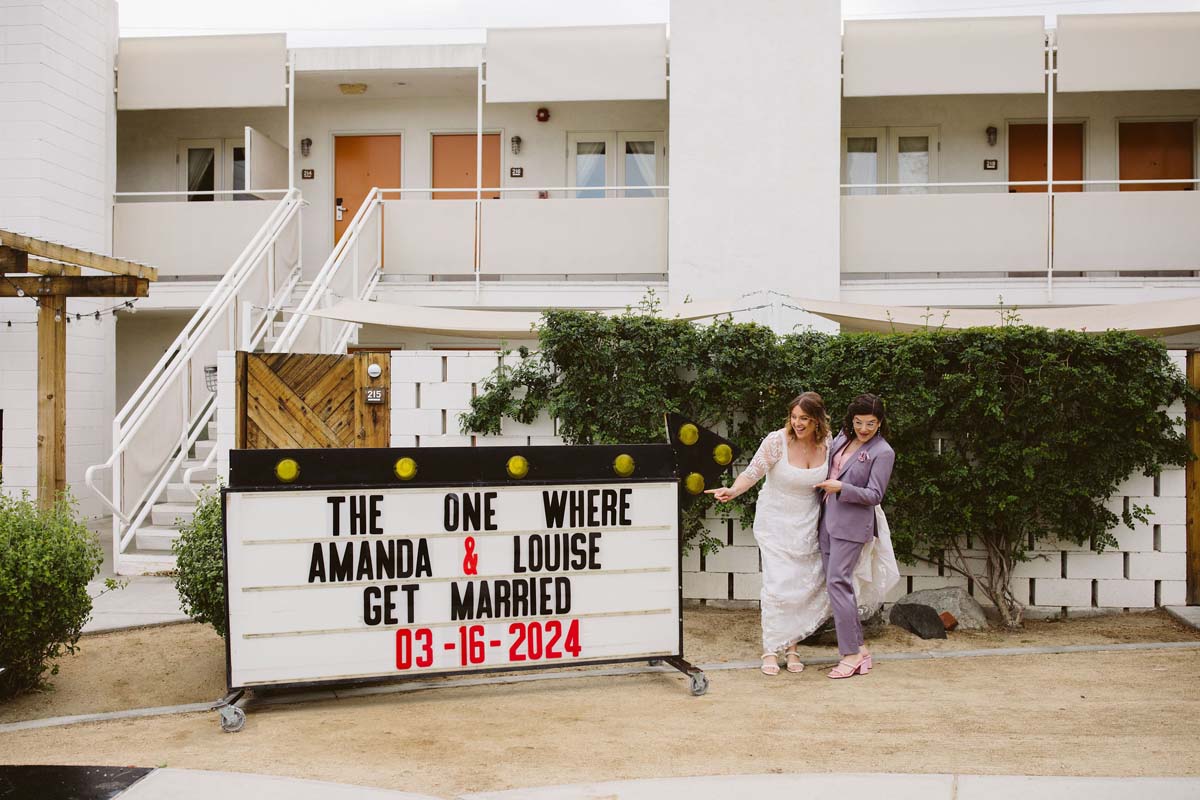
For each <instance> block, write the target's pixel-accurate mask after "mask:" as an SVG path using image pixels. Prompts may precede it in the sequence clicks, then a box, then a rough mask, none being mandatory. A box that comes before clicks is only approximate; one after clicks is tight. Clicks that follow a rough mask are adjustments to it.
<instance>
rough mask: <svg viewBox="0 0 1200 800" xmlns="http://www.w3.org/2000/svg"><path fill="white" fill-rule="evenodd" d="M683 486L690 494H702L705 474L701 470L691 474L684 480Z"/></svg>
mask: <svg viewBox="0 0 1200 800" xmlns="http://www.w3.org/2000/svg"><path fill="white" fill-rule="evenodd" d="M683 488H685V489H687V491H688V494H700V493H701V492H703V491H704V476H703V475H701V474H700V473H699V472H693V473H691V474H689V475H688V476H687V477H686V478H684V480H683Z"/></svg>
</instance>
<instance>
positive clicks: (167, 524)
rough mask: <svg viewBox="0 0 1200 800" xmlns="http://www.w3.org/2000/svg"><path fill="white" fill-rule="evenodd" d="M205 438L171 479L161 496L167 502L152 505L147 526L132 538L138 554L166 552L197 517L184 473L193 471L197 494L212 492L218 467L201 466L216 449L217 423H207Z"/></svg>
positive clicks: (194, 499)
mask: <svg viewBox="0 0 1200 800" xmlns="http://www.w3.org/2000/svg"><path fill="white" fill-rule="evenodd" d="M205 434H206V436H207V438H203V439H198V440H197V441H196V443H195V445H193V447H192V452H191V453H190V455H191V458H190V459H188V460H186V461H184V462H183V465H182V466H181V467H180V468H179V470H178V471H177V474H176V475H174V476H173V480H172V482H171V483H168V484H167V490H166V492H165V493H164V498H163V499H165V501H166V502H159V503H155V504H154V505H153V506H152V507H151V509H150V524H149V525H143V526H142V527H141V528H139V529H138V531H137V533H136V534H135V535H134V546H135V548H136V549H137V551H139V552H147V553H155V552H157V553H169V552H171V545H172V544H173V543H174V542H175V540H176V539H178V538H179V530H180V528H182V527H183V526H184V525H186V524H187V523H189V522H191V521H192V517H194V516H195V514H196V498H195V497H194V496H193V495H192V493H191V491H189V489H188V486H187V484H185V483H184V482H183V473H184V472H185V471H186V470H188V469H189V468H195V471H194V472H193V473H192V487H193V488H194V489H195V490H196V491H197V492H204V491H215V490H216V488H217V468H216V467H204V466H203V465H204V460H205V459H206V458H207V457H208V456H209V454H210V453H212V451H213V448H214V447H216V446H217V423H216V422H210V423H208V429H207V430H206V431H205Z"/></svg>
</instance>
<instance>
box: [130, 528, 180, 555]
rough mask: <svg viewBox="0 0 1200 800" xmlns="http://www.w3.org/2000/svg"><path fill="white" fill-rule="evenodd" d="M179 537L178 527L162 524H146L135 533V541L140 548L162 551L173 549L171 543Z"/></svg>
mask: <svg viewBox="0 0 1200 800" xmlns="http://www.w3.org/2000/svg"><path fill="white" fill-rule="evenodd" d="M178 538H179V531H178V530H177V529H176V528H168V527H165V526H162V525H146V526H144V527H142V528H141V529H139V530H138V532H137V533H135V534H134V535H133V541H134V543H135V544H136V545H137V548H138V550H149V551H154V552H162V551H164V550H165V551H167V552H170V550H171V543H172V542H174V541H175V540H176V539H178Z"/></svg>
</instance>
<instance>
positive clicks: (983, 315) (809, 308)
mask: <svg viewBox="0 0 1200 800" xmlns="http://www.w3.org/2000/svg"><path fill="white" fill-rule="evenodd" d="M779 302H780V304H781V305H784V306H786V307H789V308H793V309H796V310H799V311H805V312H808V313H810V314H815V315H816V316H819V317H824V318H825V319H828V320H830V321H832V322H836V323H838V324H840V325H845V326H847V327H851V328H854V329H857V330H866V331H877V332H881V333H893V332H894V333H905V332H910V331H917V330H926V329H935V328H944V329H949V330H957V329H961V328H977V327H997V326H1000V325H1003V324H1005V323H1006V322H1007V323H1008V324H1022V325H1033V326H1035V327H1041V328H1050V329H1056V330H1074V331H1084V332H1094V333H1099V332H1103V331H1106V330H1127V331H1132V332H1134V333H1140V334H1143V335H1146V336H1169V335H1174V334H1179V333H1189V332H1192V331H1198V330H1200V297H1188V298H1183V299H1179V300H1162V301H1157V302H1152V303H1129V304H1125V305H1111V306H1062V307H1057V308H1012V307H1008V308H1003V309H1001V308H991V309H980V308H935V307H921V306H879V305H867V304H862V303H841V302H836V301H831V300H805V299H800V298H794V297H783V298H781V299H780V300H779ZM768 305H771V304H770V303H747V302H746V301H745V300H742V301H741V302H720V301H717V302H706V303H685V304H683V305H678V306H667V307H665V308H662V309H659V311H658V312H657V315H658V316H661V317H664V318H668V319H688V320H699V319H708V318H712V317H717V316H721V315H724V314H735V313H738V312H741V311H752V310H755V309H758V308H763V307H765V306H768ZM624 311H625V309H624V308H618V309H605V310H603V311H602V312H601V313H605V314H620V313H623V312H624ZM310 313H312V315H313V316H318V317H325V318H327V319H336V320H342V321H344V322H357V323H361V324H365V325H382V326H384V327H388V328H395V329H400V330H407V331H416V332H420V333H435V334H446V335H457V336H479V337H487V338H492V337H495V338H505V337H508V338H516V337H526V338H528V337H530V336H532V335H534V334H536V332H537V327H538V325H539V323H540V322H541V318H542V312H540V311H495V310H490V309H461V308H433V307H429V306H409V305H397V304H392V303H374V302H366V301H362V300H343V301H341V302H339V303H337V304H335V305H333V306H331V307H329V308H326V309H321V310H319V311H313V312H310Z"/></svg>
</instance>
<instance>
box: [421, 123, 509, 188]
mask: <svg viewBox="0 0 1200 800" xmlns="http://www.w3.org/2000/svg"><path fill="white" fill-rule="evenodd" d="M499 185H500V134H498V133H485V134H484V135H483V186H484V188H495V187H498V186H499ZM433 188H434V189H457V188H466V189H470V190H471V191H469V192H434V195H433V199H434V200H474V199H475V134H473V133H435V134H434V135H433ZM483 196H484V197H485V198H487V199H489V200H495V199H496V198H498V197H499V196H500V193H499V192H484V193H483Z"/></svg>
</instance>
